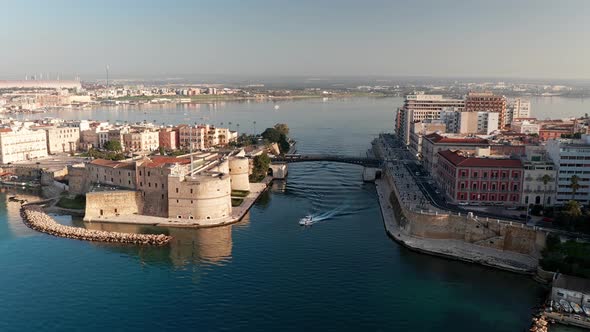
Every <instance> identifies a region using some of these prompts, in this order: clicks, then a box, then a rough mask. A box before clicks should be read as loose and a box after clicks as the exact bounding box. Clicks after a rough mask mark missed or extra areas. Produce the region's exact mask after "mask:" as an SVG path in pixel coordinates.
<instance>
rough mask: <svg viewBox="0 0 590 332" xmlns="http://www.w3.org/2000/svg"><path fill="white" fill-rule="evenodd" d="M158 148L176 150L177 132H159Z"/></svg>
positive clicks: (172, 129)
mask: <svg viewBox="0 0 590 332" xmlns="http://www.w3.org/2000/svg"><path fill="white" fill-rule="evenodd" d="M159 139H160V146H161V147H163V148H165V149H169V150H176V149H177V148H178V130H175V129H174V128H162V129H160V132H159Z"/></svg>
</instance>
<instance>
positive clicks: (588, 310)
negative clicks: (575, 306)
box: [582, 305, 590, 316]
mask: <svg viewBox="0 0 590 332" xmlns="http://www.w3.org/2000/svg"><path fill="white" fill-rule="evenodd" d="M582 310H584V313H585V314H586V316H590V307H589V306H586V305H583V306H582Z"/></svg>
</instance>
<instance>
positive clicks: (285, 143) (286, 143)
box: [279, 134, 291, 154]
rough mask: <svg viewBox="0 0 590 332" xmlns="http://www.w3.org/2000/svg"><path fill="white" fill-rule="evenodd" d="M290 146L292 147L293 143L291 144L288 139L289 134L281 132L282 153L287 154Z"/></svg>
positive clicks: (280, 148)
mask: <svg viewBox="0 0 590 332" xmlns="http://www.w3.org/2000/svg"><path fill="white" fill-rule="evenodd" d="M290 148H291V144H289V141H288V140H287V136H285V135H283V134H281V138H280V139H279V150H280V151H281V154H285V153H287V152H289V149H290Z"/></svg>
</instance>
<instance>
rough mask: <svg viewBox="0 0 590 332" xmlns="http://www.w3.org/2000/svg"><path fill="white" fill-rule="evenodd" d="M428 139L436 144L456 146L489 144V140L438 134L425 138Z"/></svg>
mask: <svg viewBox="0 0 590 332" xmlns="http://www.w3.org/2000/svg"><path fill="white" fill-rule="evenodd" d="M425 137H426V139H428V140H430V141H432V142H434V143H454V144H477V145H482V144H488V143H489V142H488V140H487V139H483V138H479V137H446V136H442V135H439V134H438V133H432V134H429V135H426V136H425Z"/></svg>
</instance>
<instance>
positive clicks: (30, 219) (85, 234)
mask: <svg viewBox="0 0 590 332" xmlns="http://www.w3.org/2000/svg"><path fill="white" fill-rule="evenodd" d="M21 216H22V219H23V222H24V223H25V225H27V226H28V227H29V228H31V229H34V230H36V231H39V232H42V233H46V234H50V235H53V236H58V237H64V238H69V239H76V240H83V241H96V242H110V243H126V244H137V245H146V246H148V245H149V246H165V245H167V244H168V243H170V241H171V240H172V237H171V236H168V235H164V234H134V233H120V232H107V231H99V230H90V229H86V228H80V227H73V226H66V225H62V224H59V223H58V222H56V221H55V220H54V219H53V218H51V217H50V216H49V215H47V214H46V213H45V212H44V211H43V209H42V207H40V206H37V205H25V206H22V207H21Z"/></svg>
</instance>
